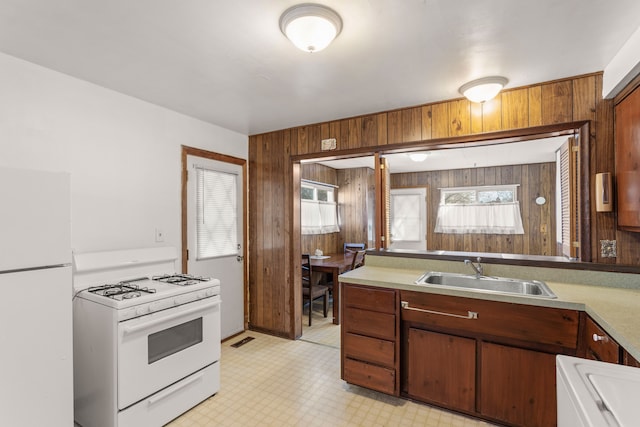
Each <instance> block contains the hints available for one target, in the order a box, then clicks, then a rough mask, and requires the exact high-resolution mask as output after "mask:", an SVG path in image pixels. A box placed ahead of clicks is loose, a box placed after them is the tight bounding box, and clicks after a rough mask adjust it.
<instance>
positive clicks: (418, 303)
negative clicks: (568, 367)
mask: <svg viewBox="0 0 640 427" xmlns="http://www.w3.org/2000/svg"><path fill="white" fill-rule="evenodd" d="M401 300H402V301H403V302H405V301H406V302H408V303H409V307H407V308H405V307H403V309H402V315H401V316H402V320H403V321H410V322H417V323H420V324H422V325H425V326H428V327H429V328H430V329H437V330H443V331H448V330H454V331H465V333H466V334H467V333H468V334H469V335H470V336H473V335H476V334H479V335H483V336H487V337H491V338H495V337H502V338H506V339H511V340H517V341H518V342H520V343H521V344H523V343H525V342H529V343H531V344H532V345H533V346H537V345H551V346H560V347H564V348H569V349H576V348H577V344H578V324H579V313H578V311H576V310H566V309H559V308H549V307H539V306H533V305H525V304H513V303H507V302H497V301H486V300H479V299H473V298H462V297H451V296H447V295H437V294H430V293H424V292H412V291H402V293H401ZM413 309H417V310H413ZM420 310H427V311H431V312H435V313H428V312H425V311H420ZM469 312H474V313H477V318H466V316H467V315H468V313H469ZM451 315H455V316H451Z"/></svg>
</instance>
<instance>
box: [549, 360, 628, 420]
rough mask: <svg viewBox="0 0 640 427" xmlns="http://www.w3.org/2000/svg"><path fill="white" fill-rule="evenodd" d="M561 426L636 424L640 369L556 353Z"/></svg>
mask: <svg viewBox="0 0 640 427" xmlns="http://www.w3.org/2000/svg"><path fill="white" fill-rule="evenodd" d="M556 374H557V378H556V384H557V390H558V427H632V426H637V425H639V423H640V405H639V402H640V369H639V368H634V367H631V366H623V365H616V364H613V363H606V362H598V361H594V360H587V359H580V358H577V357H571V356H560V355H559V356H557V357H556Z"/></svg>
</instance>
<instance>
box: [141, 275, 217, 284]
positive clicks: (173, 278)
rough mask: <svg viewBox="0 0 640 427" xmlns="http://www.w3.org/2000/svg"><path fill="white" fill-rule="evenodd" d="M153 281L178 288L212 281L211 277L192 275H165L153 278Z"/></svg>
mask: <svg viewBox="0 0 640 427" xmlns="http://www.w3.org/2000/svg"><path fill="white" fill-rule="evenodd" d="M152 279H153V280H156V281H158V282H164V283H169V284H172V285H178V286H189V285H196V284H198V283H200V282H206V281H209V280H211V278H210V277H200V276H192V275H190V274H178V273H176V274H164V275H161V276H153V277H152Z"/></svg>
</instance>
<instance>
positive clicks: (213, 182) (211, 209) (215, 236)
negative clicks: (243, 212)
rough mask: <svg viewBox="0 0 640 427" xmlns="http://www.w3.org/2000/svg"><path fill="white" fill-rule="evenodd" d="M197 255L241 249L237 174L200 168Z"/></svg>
mask: <svg viewBox="0 0 640 427" xmlns="http://www.w3.org/2000/svg"><path fill="white" fill-rule="evenodd" d="M196 178H197V184H196V209H197V213H196V220H197V223H196V248H197V254H196V259H198V260H201V259H207V258H217V257H223V256H235V255H237V253H238V223H237V212H236V211H237V194H236V193H237V190H236V189H237V179H238V177H237V176H236V175H235V174H231V173H227V172H219V171H214V170H210V169H204V168H201V167H197V168H196Z"/></svg>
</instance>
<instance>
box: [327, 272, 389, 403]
mask: <svg viewBox="0 0 640 427" xmlns="http://www.w3.org/2000/svg"><path fill="white" fill-rule="evenodd" d="M341 313H342V331H341V346H340V349H341V350H340V351H341V362H342V364H341V368H342V379H343V380H345V381H347V382H349V383H352V384H356V385H359V386H362V387H367V388H370V389H373V390H377V391H381V392H383V393H387V394H391V395H395V396H398V395H399V394H400V387H399V385H400V379H399V374H398V372H399V352H400V348H399V345H398V335H399V333H398V332H399V328H400V316H399V315H398V298H397V291H395V290H391V289H383V288H375V287H370V286H361V285H354V284H349V283H343V284H342V297H341Z"/></svg>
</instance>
